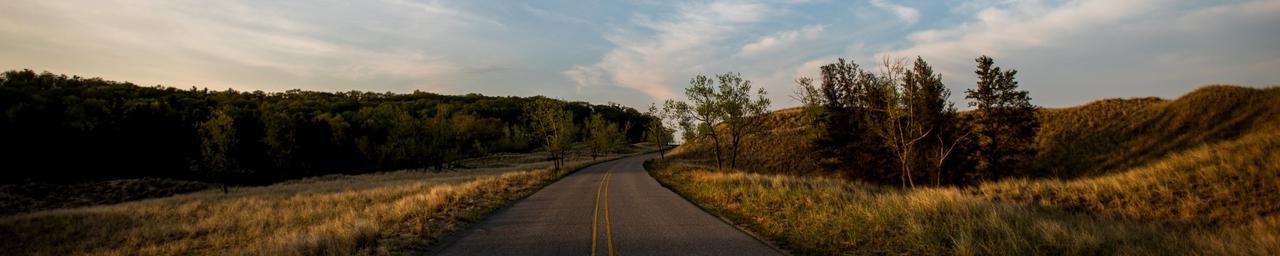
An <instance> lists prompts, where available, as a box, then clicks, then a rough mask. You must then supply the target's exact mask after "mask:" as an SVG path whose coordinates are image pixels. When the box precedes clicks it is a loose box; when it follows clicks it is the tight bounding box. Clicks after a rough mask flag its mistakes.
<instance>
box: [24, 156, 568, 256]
mask: <svg viewBox="0 0 1280 256" xmlns="http://www.w3.org/2000/svg"><path fill="white" fill-rule="evenodd" d="M587 163H588V161H585V160H583V161H577V162H573V163H572V165H571V166H570V167H571V168H570V169H572V168H573V167H581V166H585V165H586V164H587ZM564 173H565V172H556V171H551V170H548V169H546V168H545V167H514V168H495V169H473V170H464V171H457V172H444V173H430V172H420V171H400V172H392V173H383V174H368V175H357V176H328V177H318V178H311V179H304V180H298V181H291V182H285V183H281V184H276V185H272V186H265V187H253V188H241V189H237V190H234V191H233V192H232V193H230V194H222V193H221V192H217V191H205V192H198V193H192V194H186V195H179V196H174V197H168V198H160V199H151V200H143V201H136V202H129V203H122V204H116V205H106V206H96V207H87V208H75V209H62V210H51V211H43V212H35V213H29V214H22V215H15V216H6V217H3V218H0V237H4V239H5V241H3V242H2V243H0V244H2V245H3V246H2V247H3V248H0V251H3V252H4V254H12V255H29V254H30V255H181V254H224V255H246V254H253V255H350V254H384V253H388V252H391V253H394V252H404V251H405V250H410V251H412V250H415V249H416V250H421V249H422V248H423V247H424V246H427V245H429V244H430V243H432V242H434V241H435V240H437V239H439V238H440V237H441V236H443V235H445V234H447V233H449V232H451V231H454V230H458V229H460V228H463V227H465V224H466V223H469V222H474V221H477V220H479V219H480V218H482V217H483V216H485V215H486V214H488V213H489V212H491V211H493V210H494V209H497V208H498V207H501V206H502V205H504V204H506V203H507V202H509V201H511V200H513V199H516V198H520V197H523V196H525V195H528V194H529V193H532V192H533V191H534V190H535V189H536V188H538V187H541V186H542V185H545V184H547V183H549V182H550V181H553V180H555V179H556V178H558V177H560V176H561V175H563V174H564Z"/></svg>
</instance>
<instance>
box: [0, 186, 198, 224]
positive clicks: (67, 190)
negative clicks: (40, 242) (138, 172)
mask: <svg viewBox="0 0 1280 256" xmlns="http://www.w3.org/2000/svg"><path fill="white" fill-rule="evenodd" d="M210 187H211V186H210V185H209V184H206V183H202V182H197V181H186V180H173V179H159V178H141V179H123V180H108V181H91V182H82V183H74V184H52V183H38V182H30V183H19V184H0V216H3V215H11V214H18V213H24V212H32V211H39V210H49V209H58V208H69V207H82V206H90V205H100V204H113V203H120V202H125V201H134V200H141V199H147V198H156V197H166V196H172V195H176V194H182V193H190V192H195V191H200V190H205V189H209V188H210Z"/></svg>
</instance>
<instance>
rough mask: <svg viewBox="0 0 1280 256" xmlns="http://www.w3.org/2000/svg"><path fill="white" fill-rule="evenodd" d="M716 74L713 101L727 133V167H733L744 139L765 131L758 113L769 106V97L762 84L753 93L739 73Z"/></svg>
mask: <svg viewBox="0 0 1280 256" xmlns="http://www.w3.org/2000/svg"><path fill="white" fill-rule="evenodd" d="M716 78H717V79H718V80H720V90H719V91H720V92H719V94H718V95H717V97H718V99H717V100H716V101H718V102H719V105H720V111H721V112H722V115H724V123H725V128H726V129H725V130H726V133H727V135H728V136H729V145H728V146H729V167H730V168H736V167H737V166H738V156H739V155H741V153H742V143H743V141H744V140H743V139H744V138H746V137H747V136H751V135H755V134H758V133H760V132H763V131H764V125H763V124H762V123H761V122H762V121H763V119H762V118H760V116H761V115H763V114H764V113H765V112H766V111H768V110H769V98H766V97H765V94H766V92H765V90H764V88H760V89H759V90H758V91H756V92H755V94H754V95H753V94H752V91H751V81H750V80H744V79H742V75H741V74H738V73H726V74H721V75H717V76H716Z"/></svg>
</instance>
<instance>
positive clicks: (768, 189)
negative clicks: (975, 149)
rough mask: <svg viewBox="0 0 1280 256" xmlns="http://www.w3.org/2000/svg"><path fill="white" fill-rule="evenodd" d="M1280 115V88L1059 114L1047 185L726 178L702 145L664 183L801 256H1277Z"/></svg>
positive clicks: (1046, 156) (1029, 181)
mask: <svg viewBox="0 0 1280 256" xmlns="http://www.w3.org/2000/svg"><path fill="white" fill-rule="evenodd" d="M1277 110H1280V89H1277V88H1269V89H1250V88H1241V87H1230V86H1211V87H1206V88H1202V89H1200V90H1197V91H1195V92H1192V93H1190V94H1188V95H1187V96H1184V97H1182V98H1179V99H1176V100H1161V99H1153V98H1145V99H1129V100H1103V101H1098V102H1094V103H1091V104H1088V105H1085V106H1081V107H1074V108H1065V109H1050V110H1046V111H1045V112H1044V113H1042V117H1044V118H1045V119H1044V120H1046V121H1045V128H1043V129H1044V130H1042V133H1041V134H1040V137H1039V138H1038V141H1039V143H1040V144H1041V147H1042V148H1044V149H1047V150H1045V151H1042V152H1041V154H1040V155H1038V156H1037V160H1036V161H1038V162H1037V163H1038V164H1040V165H1039V166H1038V167H1037V168H1040V170H1041V171H1043V172H1044V174H1043V175H1042V176H1040V177H1027V178H1013V179H1005V180H998V181H987V182H983V183H980V184H975V185H972V186H966V187H940V188H922V189H899V188H896V187H882V186H876V185H871V184H864V183H860V182H855V181H849V180H846V179H842V178H839V177H838V176H839V175H838V174H829V173H821V172H813V171H808V170H787V169H785V167H778V166H776V165H765V166H751V165H747V168H743V169H742V170H713V169H712V168H708V167H707V165H705V164H703V163H704V162H705V160H704V158H702V157H701V156H700V155H699V153H698V152H696V149H697V146H698V145H694V147H689V148H685V149H682V150H681V151H683V152H684V154H686V155H684V156H681V157H675V159H682V158H683V159H685V160H674V161H670V162H657V163H653V164H652V165H653V167H654V168H653V169H651V171H652V173H653V175H654V176H655V177H657V178H658V179H659V180H661V181H662V182H663V183H664V184H665V185H667V186H669V187H671V188H673V189H674V190H676V191H677V192H678V193H680V194H682V195H684V196H685V197H687V198H689V199H691V200H692V201H694V202H696V203H697V204H699V205H701V206H702V207H704V208H706V209H708V210H710V211H711V212H713V213H715V214H717V215H721V216H724V217H726V218H728V219H730V220H732V221H733V222H735V223H738V224H740V225H741V226H744V227H745V228H746V229H749V230H752V231H754V232H755V233H757V234H760V235H761V236H763V237H765V238H766V239H769V240H772V241H774V242H776V243H777V244H779V245H781V246H782V247H783V248H786V249H789V250H791V251H792V252H794V253H797V254H813V255H829V254H924V255H933V254H960V255H974V254H982V255H987V254H994V255H1010V254H1012V255H1025V254H1045V253H1049V254H1140V255H1168V254H1179V255H1182V254H1187V255H1223V254H1231V255H1238V254H1244V255H1276V254H1280V205H1278V204H1276V203H1275V202H1280V131H1277V130H1276V129H1275V127H1277V126H1276V125H1277V124H1280V118H1277ZM791 114H792V115H793V116H796V115H797V114H798V113H791ZM793 119H795V118H793ZM775 130H777V129H775ZM776 139H778V140H782V141H786V143H792V142H793V141H803V139H804V138H803V137H789V138H787V137H783V138H776ZM690 151H694V152H690ZM748 152H751V151H748ZM756 152H765V151H756ZM775 152H776V153H778V154H787V155H786V156H781V157H780V156H767V157H764V158H766V159H775V158H791V159H797V158H804V157H805V156H803V154H805V153H806V152H787V151H775ZM749 155H750V154H749ZM805 159H812V158H805ZM792 161H794V160H792ZM811 173H814V174H817V175H811Z"/></svg>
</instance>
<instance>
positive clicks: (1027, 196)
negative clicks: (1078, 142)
mask: <svg viewBox="0 0 1280 256" xmlns="http://www.w3.org/2000/svg"><path fill="white" fill-rule="evenodd" d="M977 193H979V194H982V195H985V196H987V197H990V198H995V199H1000V200H1005V201H1014V202H1026V203H1033V204H1037V205H1040V206H1043V207H1051V208H1062V209H1067V210H1073V211H1084V212H1089V213H1094V214H1105V215H1115V216H1118V217H1123V218H1128V219H1139V220H1147V221H1177V222H1194V223H1205V224H1214V223H1221V224H1236V223H1247V222H1250V221H1253V220H1254V219H1256V218H1259V217H1268V216H1273V215H1277V214H1280V203H1277V202H1280V130H1277V131H1271V132H1260V133H1254V134H1250V135H1248V136H1244V137H1241V138H1239V139H1235V140H1232V141H1226V142H1220V143H1215V144H1208V145H1204V146H1201V147H1199V148H1195V149H1192V150H1188V151H1184V152H1181V153H1176V154H1172V155H1169V156H1166V157H1165V158H1164V159H1161V160H1159V161H1157V162H1155V163H1152V164H1149V165H1147V166H1142V167H1138V168H1133V169H1130V170H1125V171H1122V172H1118V173H1113V174H1107V175H1103V176H1097V177H1091V178H1080V179H1074V180H1062V179H1038V180H1028V179H1013V180H1004V181H1000V182H994V183H986V184H981V185H980V186H979V188H978V189H977Z"/></svg>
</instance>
